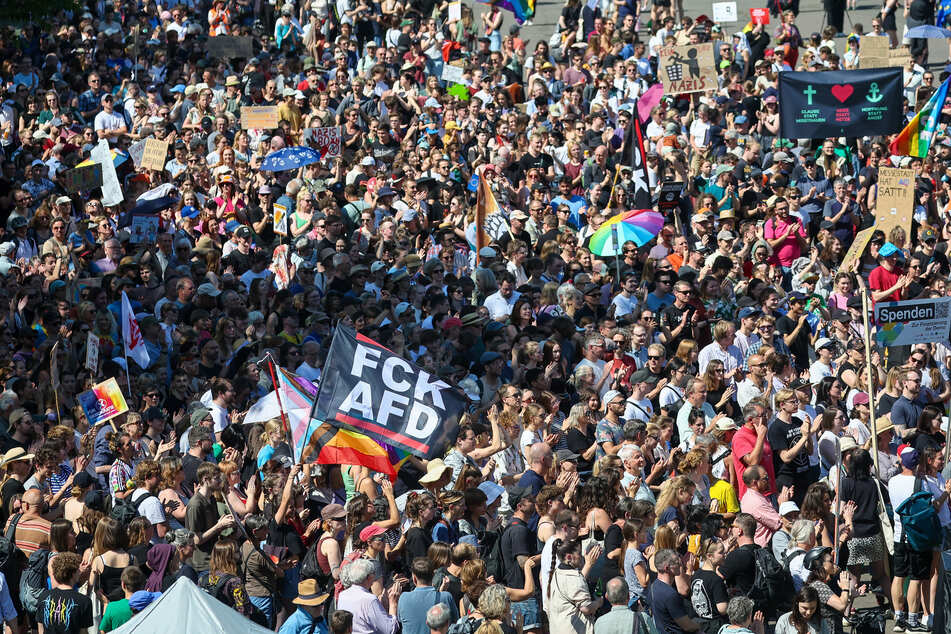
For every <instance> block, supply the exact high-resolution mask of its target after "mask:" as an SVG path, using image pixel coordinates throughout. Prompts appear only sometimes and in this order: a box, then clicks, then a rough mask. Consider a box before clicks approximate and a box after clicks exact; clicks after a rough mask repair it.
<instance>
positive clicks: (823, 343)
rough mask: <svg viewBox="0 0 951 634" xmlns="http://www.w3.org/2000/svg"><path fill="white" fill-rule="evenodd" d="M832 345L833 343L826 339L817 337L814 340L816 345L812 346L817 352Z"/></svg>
mask: <svg viewBox="0 0 951 634" xmlns="http://www.w3.org/2000/svg"><path fill="white" fill-rule="evenodd" d="M832 343H833V342H832V340H831V339H829V338H828V337H819V338H818V339H817V340H816V345H815V346H814V348H815V349H816V351H819V350H822V349H823V348H825V347H826V346H829V345H832Z"/></svg>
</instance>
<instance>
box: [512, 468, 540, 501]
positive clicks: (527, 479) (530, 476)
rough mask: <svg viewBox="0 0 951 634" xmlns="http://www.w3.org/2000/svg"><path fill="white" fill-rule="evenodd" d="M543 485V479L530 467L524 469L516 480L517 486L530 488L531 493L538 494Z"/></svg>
mask: <svg viewBox="0 0 951 634" xmlns="http://www.w3.org/2000/svg"><path fill="white" fill-rule="evenodd" d="M543 486H545V480H544V479H543V478H542V477H541V476H540V475H538V474H537V473H535V472H534V471H532V470H531V469H529V470H528V471H526V472H525V473H524V474H523V475H522V478H521V479H520V480H519V481H518V487H519V488H520V489H531V490H532V495H538V492H539V491H541V490H542V487H543Z"/></svg>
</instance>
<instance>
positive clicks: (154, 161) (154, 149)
mask: <svg viewBox="0 0 951 634" xmlns="http://www.w3.org/2000/svg"><path fill="white" fill-rule="evenodd" d="M167 158H168V141H159V140H158V139H146V140H145V150H144V151H143V152H142V161H141V166H142V167H143V168H145V169H147V170H156V171H159V172H161V171H162V170H164V169H165V159H167Z"/></svg>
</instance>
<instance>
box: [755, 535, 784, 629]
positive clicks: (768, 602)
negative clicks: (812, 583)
mask: <svg viewBox="0 0 951 634" xmlns="http://www.w3.org/2000/svg"><path fill="white" fill-rule="evenodd" d="M784 559H785V558H784ZM753 560H754V562H755V567H756V573H755V575H754V576H753V587H752V588H751V589H750V593H749V595H748V596H749V598H750V599H752V600H753V603H754V604H755V605H756V609H757V610H762V612H763V614H764V615H766V616H767V617H768V618H775V617H776V616H777V615H779V614H783V613H784V612H789V611H790V610H792V599H793V594H794V593H793V592H791V589H792V588H793V581H792V575H790V574H789V570H787V569H786V568H784V567H783V566H781V565H780V564H779V562H778V561H776V557H774V556H773V553H771V552H770V550H769V549H768V548H757V549H756V550H754V551H753Z"/></svg>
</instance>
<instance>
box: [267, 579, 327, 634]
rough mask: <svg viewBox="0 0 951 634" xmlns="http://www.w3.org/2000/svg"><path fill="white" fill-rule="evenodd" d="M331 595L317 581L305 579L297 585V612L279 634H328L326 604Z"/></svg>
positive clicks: (286, 622)
mask: <svg viewBox="0 0 951 634" xmlns="http://www.w3.org/2000/svg"><path fill="white" fill-rule="evenodd" d="M329 598H330V595H329V594H327V593H326V592H322V591H321V589H320V588H319V587H318V586H317V580H316V579H304V580H303V581H301V582H300V583H298V584H297V598H296V599H294V605H296V606H297V610H295V611H294V613H293V614H292V615H291V616H290V618H288V619H287V620H286V621H284V625H282V626H281V629H279V630H278V634H309V633H311V632H313V634H326V633H327V631H328V630H327V624H326V623H325V622H324V614H323V613H324V603H326V602H327V599H329Z"/></svg>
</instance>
